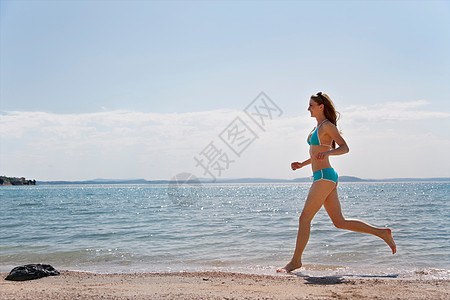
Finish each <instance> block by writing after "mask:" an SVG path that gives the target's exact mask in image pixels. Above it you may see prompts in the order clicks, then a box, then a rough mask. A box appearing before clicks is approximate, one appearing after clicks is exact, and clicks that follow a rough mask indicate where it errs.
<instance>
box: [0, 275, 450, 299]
mask: <svg viewBox="0 0 450 300" xmlns="http://www.w3.org/2000/svg"><path fill="white" fill-rule="evenodd" d="M0 275H1V277H2V280H0V299H99V298H101V299H360V298H369V299H371V298H376V299H450V280H438V279H436V280H421V279H396V278H347V277H337V276H332V277H300V276H295V275H274V276H268V275H250V274H239V273H225V272H198V273H142V274H96V273H85V272H74V271H62V272H61V275H60V276H52V277H45V278H41V279H37V280H30V281H23V282H15V281H7V280H3V278H5V277H6V275H7V274H6V273H1V274H0Z"/></svg>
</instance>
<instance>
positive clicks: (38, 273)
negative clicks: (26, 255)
mask: <svg viewBox="0 0 450 300" xmlns="http://www.w3.org/2000/svg"><path fill="white" fill-rule="evenodd" d="M59 274H60V273H59V272H58V271H57V270H56V269H55V268H53V267H52V266H51V265H43V264H30V265H25V266H19V267H15V268H14V269H12V270H11V272H10V273H9V275H8V276H6V278H5V280H12V281H24V280H31V279H38V278H42V277H46V276H56V275H59Z"/></svg>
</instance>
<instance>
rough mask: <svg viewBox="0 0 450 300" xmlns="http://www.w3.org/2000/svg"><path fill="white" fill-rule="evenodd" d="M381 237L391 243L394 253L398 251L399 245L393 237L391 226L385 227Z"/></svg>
mask: <svg viewBox="0 0 450 300" xmlns="http://www.w3.org/2000/svg"><path fill="white" fill-rule="evenodd" d="M381 238H382V239H383V240H384V241H385V242H386V244H388V245H389V247H391V249H392V254H395V252H397V246H396V245H395V242H394V238H393V237H392V232H391V230H390V229H389V228H386V229H383V235H382V236H381Z"/></svg>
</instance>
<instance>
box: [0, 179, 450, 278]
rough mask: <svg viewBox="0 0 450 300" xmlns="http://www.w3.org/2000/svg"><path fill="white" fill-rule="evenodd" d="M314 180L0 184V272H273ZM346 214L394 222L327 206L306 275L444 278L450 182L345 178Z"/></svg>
mask: <svg viewBox="0 0 450 300" xmlns="http://www.w3.org/2000/svg"><path fill="white" fill-rule="evenodd" d="M309 187H310V184H308V183H301V184H204V185H203V186H200V185H198V186H196V185H191V186H189V185H180V186H169V187H168V186H166V185H39V186H22V187H17V186H13V187H1V188H0V220H1V222H0V272H8V271H10V270H11V268H13V267H14V266H18V265H21V264H27V263H49V264H52V265H53V266H54V267H55V268H57V269H69V270H83V271H93V272H105V273H132V272H180V271H205V270H216V271H217V270H218V271H231V272H243V273H256V274H275V270H276V268H277V267H281V266H284V265H285V264H286V263H287V262H288V261H289V260H290V258H291V256H292V253H293V250H294V246H295V240H296V235H297V229H298V217H299V215H300V213H301V210H302V207H303V204H304V201H305V198H306V196H307V193H308V190H309ZM338 192H339V196H340V200H341V206H342V211H343V214H344V216H345V217H346V218H356V219H360V220H363V221H365V222H367V223H369V224H372V225H374V226H379V227H390V228H391V229H392V231H393V235H394V238H395V241H396V244H397V251H398V252H397V254H395V255H392V254H391V250H390V248H389V247H388V246H387V245H386V244H385V243H384V242H383V241H382V240H381V239H379V238H377V237H375V236H372V235H367V234H361V233H355V232H350V231H346V230H341V229H337V228H335V227H334V226H333V224H332V222H331V220H330V219H329V217H328V215H327V214H326V211H325V209H324V208H322V209H321V210H320V211H319V212H318V213H317V215H316V217H315V218H314V220H313V223H312V229H311V236H310V240H309V243H308V245H307V247H306V249H305V252H304V254H303V263H304V267H303V268H301V269H300V270H299V271H298V273H297V274H300V275H305V276H334V275H339V276H359V277H393V278H446V279H450V247H449V246H450V245H449V241H450V233H449V232H450V221H449V220H450V210H449V200H450V199H449V198H450V182H426V183H425V182H424V183H340V184H339V186H338Z"/></svg>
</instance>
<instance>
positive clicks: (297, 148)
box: [0, 0, 450, 181]
mask: <svg viewBox="0 0 450 300" xmlns="http://www.w3.org/2000/svg"><path fill="white" fill-rule="evenodd" d="M449 83H450V1H133V0H131V1H118V0H116V1H113V0H111V1H107V0H97V1H96V0H93V1H87V0H86V1H75V0H62V1H42V0H32V1H25V0H0V175H6V176H16V177H21V176H23V177H26V178H28V179H36V180H44V181H45V180H87V179H93V178H111V179H130V178H144V179H148V180H154V179H171V178H173V177H174V176H177V174H180V173H191V174H193V175H195V176H197V177H204V178H208V177H212V176H216V177H221V178H240V177H265V178H285V179H293V178H298V177H308V176H311V169H310V168H309V167H306V168H303V169H300V170H297V171H295V172H294V171H292V170H290V163H291V162H293V161H303V160H305V159H307V158H308V145H307V144H306V137H307V135H308V133H309V132H310V131H311V130H312V129H313V127H314V126H315V125H316V121H315V120H314V119H312V118H310V116H309V113H308V111H307V106H308V101H309V98H310V96H311V95H312V94H315V93H316V92H318V91H322V92H325V93H327V94H328V95H329V96H330V97H331V98H332V100H333V101H334V103H335V105H336V108H337V110H338V111H339V112H340V113H341V119H340V120H339V122H338V127H339V129H340V130H341V131H342V134H343V137H344V139H345V140H346V142H347V144H348V145H349V148H350V152H349V153H348V154H346V155H342V156H334V157H332V158H331V163H332V165H333V166H334V167H335V169H336V170H337V172H338V173H339V175H347V176H357V177H361V178H375V179H380V178H396V177H413V178H422V177H450V157H449V155H448V149H449V148H450V130H449V129H450V84H449ZM261 92H264V94H260V93H261ZM261 95H263V96H261ZM261 101H262V102H261ZM264 101H265V102H264ZM252 103H253V104H252ZM258 103H259V104H258ZM264 103H266V104H269V106H264V105H262V104H264ZM255 104H256V105H257V107H259V108H260V113H261V111H264V108H266V109H267V107H272V108H276V109H274V110H266V111H265V113H266V114H265V116H266V117H265V118H264V122H265V123H264V126H261V124H259V125H258V120H259V121H261V120H262V117H261V115H260V118H259V119H257V118H256V116H255V115H252V114H251V113H250V114H246V113H245V109H246V108H247V112H249V111H250V110H251V109H252V108H254V105H255ZM258 105H259V106H258ZM261 105H262V106H261ZM271 112H273V114H270V113H271ZM251 116H253V119H252V117H251ZM236 118H237V119H236ZM238 125H239V126H240V127H239V126H238ZM233 130H235V131H234V133H235V135H232V133H233ZM238 132H241V133H242V134H241V135H238V134H237V133H238ZM233 143H234V144H233ZM233 147H240V148H239V149H238V150H237V151H236V149H233ZM213 158H214V159H213ZM198 161H201V162H202V164H200V163H198ZM202 165H203V166H205V167H202ZM214 166H215V167H214ZM207 170H209V172H207Z"/></svg>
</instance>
